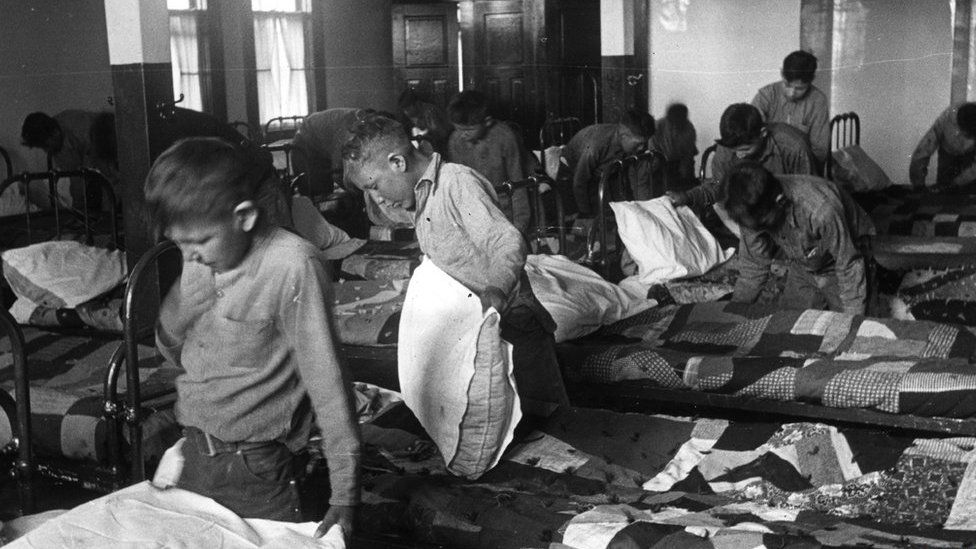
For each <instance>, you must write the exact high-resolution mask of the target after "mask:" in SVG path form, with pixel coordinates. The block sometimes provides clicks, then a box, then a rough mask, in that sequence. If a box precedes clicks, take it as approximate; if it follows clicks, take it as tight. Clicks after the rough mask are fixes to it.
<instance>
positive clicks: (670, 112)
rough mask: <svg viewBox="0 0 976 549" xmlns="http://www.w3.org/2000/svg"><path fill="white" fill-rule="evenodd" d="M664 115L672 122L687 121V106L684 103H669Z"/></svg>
mask: <svg viewBox="0 0 976 549" xmlns="http://www.w3.org/2000/svg"><path fill="white" fill-rule="evenodd" d="M664 117H665V118H667V119H668V121H669V122H671V123H673V124H681V123H684V122H687V121H688V106H687V105H685V104H684V103H671V104H670V105H668V109H667V110H666V111H665V114H664Z"/></svg>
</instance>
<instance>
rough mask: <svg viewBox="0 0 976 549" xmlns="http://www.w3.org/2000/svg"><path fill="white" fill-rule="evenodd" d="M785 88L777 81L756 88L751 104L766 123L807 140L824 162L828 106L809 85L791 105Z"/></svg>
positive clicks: (815, 89) (791, 101)
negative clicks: (790, 129)
mask: <svg viewBox="0 0 976 549" xmlns="http://www.w3.org/2000/svg"><path fill="white" fill-rule="evenodd" d="M785 88H786V84H785V83H784V82H783V81H782V80H780V81H777V82H773V83H772V84H768V85H766V86H763V87H762V88H759V91H758V92H757V93H756V96H755V97H753V98H752V104H753V106H755V107H756V108H757V109H759V112H760V113H762V115H763V119H764V120H765V121H766V122H767V123H769V122H782V123H783V124H789V125H790V126H793V127H794V128H797V129H798V130H800V132H801V133H803V134H804V135H806V136H807V137H808V138H809V139H810V148H811V149H812V150H813V155H814V156H815V157H816V158H817V161H818V162H819V163H820V164H821V165H823V163H824V162H825V161H826V160H827V154H828V153H829V152H830V151H828V150H827V149H828V147H829V144H828V143H827V141H828V140H829V137H830V116H829V111H830V103H829V102H828V101H827V96H826V95H825V94H824V92H822V91H820V88H818V87H816V86H814V85H812V84H811V85H810V89H809V91H807V94H806V95H804V96H803V97H801V98H800V99H798V100H796V101H794V100H792V99H790V98H789V97H787V96H786V89H785Z"/></svg>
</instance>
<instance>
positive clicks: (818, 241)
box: [725, 162, 874, 314]
mask: <svg viewBox="0 0 976 549" xmlns="http://www.w3.org/2000/svg"><path fill="white" fill-rule="evenodd" d="M725 209H726V211H728V213H729V216H730V217H731V218H732V219H733V220H734V221H735V222H736V223H738V224H739V226H740V227H741V231H742V236H741V238H740V241H739V278H738V279H737V281H736V284H735V292H734V294H733V296H732V301H737V302H744V303H752V302H755V300H756V298H757V297H758V296H759V292H760V289H761V288H762V287H763V284H764V283H765V281H766V279H767V278H768V276H769V268H770V265H771V263H772V259H773V257H775V256H776V255H777V254H778V253H782V254H783V255H784V256H785V257H786V259H787V260H788V261H789V274H788V275H787V280H786V288H785V289H784V291H783V294H782V296H780V301H779V305H780V306H781V307H784V308H789V309H823V308H828V309H830V310H832V311H839V312H845V313H851V314H864V313H865V308H866V305H867V302H868V275H867V266H868V262H870V261H871V258H870V238H871V236H872V235H873V234H874V225H873V224H872V223H871V219H870V218H869V217H868V215H867V214H866V213H865V212H864V210H862V209H861V207H860V206H858V205H857V203H856V202H854V199H853V198H851V197H850V195H848V194H847V193H846V192H844V191H843V190H842V189H841V188H840V187H838V186H837V184H835V183H834V182H833V181H828V180H826V179H822V178H819V177H815V176H810V175H774V174H772V173H771V172H770V171H769V170H767V169H766V168H764V167H763V166H762V165H761V164H759V163H757V162H744V163H741V164H739V165H737V166H735V167H734V168H732V170H731V171H730V172H729V174H728V198H726V199H725Z"/></svg>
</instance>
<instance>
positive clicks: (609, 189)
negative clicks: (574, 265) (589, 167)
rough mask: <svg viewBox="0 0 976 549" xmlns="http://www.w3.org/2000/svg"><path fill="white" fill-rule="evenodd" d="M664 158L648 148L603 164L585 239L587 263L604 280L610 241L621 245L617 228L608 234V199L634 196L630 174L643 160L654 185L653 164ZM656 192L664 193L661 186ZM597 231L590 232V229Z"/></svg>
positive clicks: (607, 272) (608, 270)
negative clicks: (593, 222) (593, 221)
mask: <svg viewBox="0 0 976 549" xmlns="http://www.w3.org/2000/svg"><path fill="white" fill-rule="evenodd" d="M664 162H665V158H664V155H663V154H661V153H660V152H658V151H656V150H648V151H644V152H641V153H639V154H635V155H631V156H628V157H626V158H623V159H620V160H615V161H614V162H612V163H610V164H609V165H608V166H606V167H605V168H604V170H603V174H602V175H601V177H600V186H599V188H598V189H597V197H598V200H599V204H600V209H599V211H598V212H597V217H596V225H595V226H594V229H595V230H594V231H592V232H591V235H590V238H589V239H588V242H587V250H588V253H587V258H586V261H585V262H584V263H585V264H586V265H588V266H589V267H591V268H592V269H593V270H595V271H597V272H598V273H600V275H602V276H603V277H604V278H606V279H607V280H610V278H611V274H612V273H611V267H612V262H611V255H610V249H611V241H612V243H613V249H614V250H617V251H619V250H620V249H621V248H622V244H621V243H620V238H619V237H618V236H617V234H616V231H614V232H613V236H612V237H611V234H610V225H611V223H612V222H613V211H612V210H611V209H610V202H613V201H619V200H633V198H634V197H633V193H632V189H633V187H632V185H631V183H632V182H631V180H630V178H631V175H632V174H633V173H634V172H635V171H636V168H637V167H639V166H640V165H642V164H647V165H648V170H647V174H648V175H649V176H650V178H651V180H650V183H651V188H652V189H655V188H656V185H655V184H654V183H655V175H656V171H657V170H655V169H654V168H655V166H660V165H662V164H663V163H664ZM658 190H660V191H661V192H658V193H655V196H660V195H662V194H664V190H665V189H663V188H661V189H658ZM594 232H595V233H596V234H593V233H594Z"/></svg>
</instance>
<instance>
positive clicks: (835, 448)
mask: <svg viewBox="0 0 976 549" xmlns="http://www.w3.org/2000/svg"><path fill="white" fill-rule="evenodd" d="M412 424H415V420H411V418H410V414H409V411H408V410H406V409H405V407H403V408H401V409H399V410H397V409H394V410H392V411H390V412H389V413H387V414H385V415H383V416H381V417H379V418H378V419H376V420H374V421H373V422H372V423H371V424H369V425H364V426H363V436H364V442H365V443H366V449H367V451H366V455H365V459H364V471H365V472H364V479H363V506H362V509H361V518H362V519H363V530H364V531H366V532H371V533H373V534H374V535H377V536H381V537H383V538H385V539H388V540H398V541H400V542H403V543H406V544H410V543H411V542H427V543H435V544H440V545H441V546H444V547H454V548H466V547H496V548H508V547H513V548H514V547H541V548H550V549H591V548H593V549H603V548H608V547H633V548H665V547H682V548H684V547H696V548H712V547H715V548H718V547H838V546H862V545H863V546H871V547H963V546H966V543H968V542H971V540H972V539H973V538H972V532H971V531H967V530H972V529H974V528H976V520H974V519H973V516H974V514H973V512H972V511H973V505H974V503H976V467H974V466H973V461H974V458H976V451H974V449H976V439H971V438H965V439H946V440H931V439H912V438H907V437H901V438H899V437H893V436H889V435H887V434H884V433H880V432H876V431H871V430H866V429H838V428H834V427H829V426H826V425H823V424H819V423H791V424H779V423H751V422H730V421H726V420H717V419H704V418H702V419H690V418H679V417H669V416H648V415H642V414H620V413H614V412H609V411H604V410H592V409H579V408H567V409H561V410H558V411H557V412H556V413H555V414H554V415H553V416H551V417H550V418H549V419H547V420H545V421H544V422H542V423H540V424H539V425H538V426H537V427H536V429H535V430H534V431H525V432H524V433H523V434H522V435H521V436H519V437H517V438H516V441H515V442H514V443H513V444H512V445H511V446H510V447H509V448H508V450H507V451H506V453H505V455H504V456H503V458H502V461H501V463H499V465H498V466H497V467H495V468H494V469H492V470H491V471H489V472H488V473H486V474H485V475H483V476H482V477H480V478H479V479H477V480H476V481H465V480H463V479H459V478H456V477H453V476H451V475H449V474H447V473H446V471H445V468H444V465H443V460H442V459H441V457H440V456H439V455H438V454H437V452H436V449H435V448H433V445H432V444H431V443H430V442H429V440H427V439H426V437H425V436H424V435H423V434H422V432H419V431H417V430H416V427H411V425H412ZM942 528H947V529H951V530H956V531H950V530H945V529H942ZM960 530H961V531H960Z"/></svg>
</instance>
